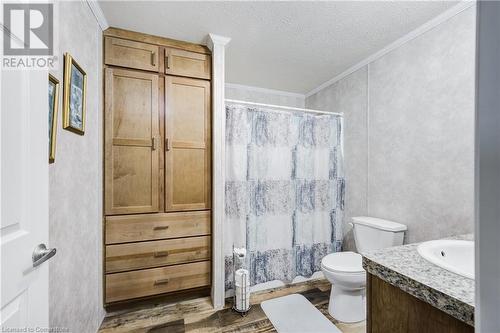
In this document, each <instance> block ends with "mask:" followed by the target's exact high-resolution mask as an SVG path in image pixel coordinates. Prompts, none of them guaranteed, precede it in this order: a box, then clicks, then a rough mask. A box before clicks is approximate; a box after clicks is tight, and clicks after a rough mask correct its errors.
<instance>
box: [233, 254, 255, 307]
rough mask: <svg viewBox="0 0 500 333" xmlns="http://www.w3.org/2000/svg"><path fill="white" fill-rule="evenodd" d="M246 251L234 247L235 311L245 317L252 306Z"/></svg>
mask: <svg viewBox="0 0 500 333" xmlns="http://www.w3.org/2000/svg"><path fill="white" fill-rule="evenodd" d="M246 259H247V258H246V249H244V248H235V247H234V245H233V290H234V296H233V310H234V311H236V312H238V313H239V314H241V315H242V316H245V315H246V314H247V313H248V311H249V310H250V308H251V305H250V271H249V270H248V265H247V260H246Z"/></svg>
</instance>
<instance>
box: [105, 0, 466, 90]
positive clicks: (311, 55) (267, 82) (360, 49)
mask: <svg viewBox="0 0 500 333" xmlns="http://www.w3.org/2000/svg"><path fill="white" fill-rule="evenodd" d="M456 3H457V2H450V1H387V2H382V1H332V2H262V1H259V2H184V1H182V2H166V1H158V2H154V1H153V2H146V1H136V2H130V1H99V4H100V5H101V8H102V10H103V12H104V15H105V17H106V19H107V20H108V23H109V24H110V26H114V27H119V28H124V29H130V30H135V31H139V32H144V33H149V34H153V35H160V36H165V37H170V38H175V39H181V40H186V41H190V42H194V43H204V42H205V38H206V35H207V33H209V32H210V33H215V34H218V35H222V36H226V37H230V38H231V42H230V43H229V45H228V49H227V53H226V66H227V67H226V80H227V82H231V83H238V84H244V85H250V86H256V87H262V88H270V89H278V90H284V91H290V92H296V93H307V92H308V91H310V90H312V89H314V88H315V87H317V86H319V85H320V84H321V83H323V82H325V81H327V80H329V79H331V78H332V77H334V76H336V75H338V74H340V73H342V72H343V71H344V70H346V69H348V68H349V67H351V66H352V65H354V64H356V63H357V62H359V61H361V60H363V59H364V58H366V57H368V56H369V55H371V54H372V53H375V52H376V51H378V50H380V49H381V48H383V47H384V46H386V45H387V44H389V43H391V42H393V41H395V40H396V39H398V38H400V37H402V36H404V35H405V34H407V33H408V32H410V31H412V30H413V29H415V28H417V27H418V26H420V25H422V24H423V23H425V22H426V21H429V20H430V19H432V18H434V17H435V16H437V15H439V14H440V13H442V12H443V11H445V10H447V9H449V8H450V7H452V6H453V5H455V4H456Z"/></svg>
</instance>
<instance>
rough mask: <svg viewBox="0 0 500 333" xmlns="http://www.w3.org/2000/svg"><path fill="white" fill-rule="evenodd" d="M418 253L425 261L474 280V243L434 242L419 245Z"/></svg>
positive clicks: (462, 241)
mask: <svg viewBox="0 0 500 333" xmlns="http://www.w3.org/2000/svg"><path fill="white" fill-rule="evenodd" d="M417 251H418V253H419V254H420V255H421V256H422V257H423V258H424V259H425V260H427V261H429V262H431V263H433V264H434V265H437V266H439V267H441V268H444V269H446V270H448V271H450V272H453V273H456V274H459V275H462V276H465V277H467V278H469V279H474V242H473V241H465V240H446V239H443V240H434V241H428V242H424V243H422V244H420V245H419V246H418V247H417Z"/></svg>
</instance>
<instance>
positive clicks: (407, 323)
mask: <svg viewBox="0 0 500 333" xmlns="http://www.w3.org/2000/svg"><path fill="white" fill-rule="evenodd" d="M366 279H367V280H366V282H367V283H366V287H367V288H366V293H367V295H366V297H367V303H366V312H367V320H366V332H367V333H388V332H394V333H421V332H425V333H473V332H474V327H472V326H470V325H468V324H466V323H464V322H462V321H460V320H458V319H456V318H454V317H452V316H450V315H449V314H447V313H445V312H443V311H441V310H439V309H437V308H435V307H433V306H432V305H430V304H428V303H426V302H424V301H421V300H419V299H418V298H416V297H414V296H412V295H410V294H408V293H406V292H404V291H403V290H401V289H399V288H397V287H395V286H392V285H391V284H389V283H387V282H385V281H383V280H382V279H380V278H378V277H377V276H375V275H372V274H369V273H367V274H366Z"/></svg>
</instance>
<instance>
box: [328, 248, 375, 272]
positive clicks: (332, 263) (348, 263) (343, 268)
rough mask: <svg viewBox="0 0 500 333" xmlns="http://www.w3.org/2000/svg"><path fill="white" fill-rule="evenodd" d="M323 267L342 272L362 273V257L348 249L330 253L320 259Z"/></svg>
mask: <svg viewBox="0 0 500 333" xmlns="http://www.w3.org/2000/svg"><path fill="white" fill-rule="evenodd" d="M321 266H322V268H323V269H325V270H327V271H330V272H334V273H344V274H364V273H365V270H364V269H363V265H362V257H361V255H360V254H359V253H354V252H350V251H346V252H336V253H330V254H329V255H327V256H325V257H324V258H323V259H322V260H321Z"/></svg>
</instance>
